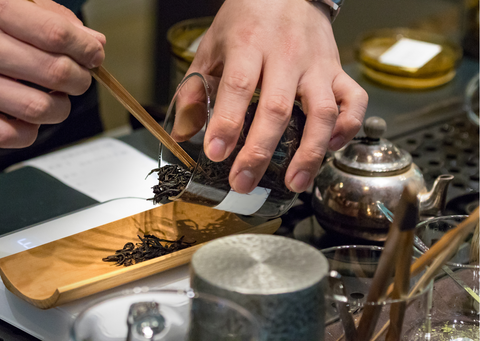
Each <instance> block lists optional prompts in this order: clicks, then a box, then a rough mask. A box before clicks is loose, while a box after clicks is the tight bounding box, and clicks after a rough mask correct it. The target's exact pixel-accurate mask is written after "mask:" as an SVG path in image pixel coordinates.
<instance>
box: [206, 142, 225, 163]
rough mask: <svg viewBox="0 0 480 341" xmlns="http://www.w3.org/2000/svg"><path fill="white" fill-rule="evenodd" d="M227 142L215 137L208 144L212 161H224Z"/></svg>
mask: <svg viewBox="0 0 480 341" xmlns="http://www.w3.org/2000/svg"><path fill="white" fill-rule="evenodd" d="M225 151H226V146H225V142H224V141H223V140H221V139H219V138H218V137H215V138H214V139H213V140H211V141H210V143H209V144H208V146H207V151H206V152H207V156H208V158H209V159H210V160H212V161H222V160H223V159H224V158H225Z"/></svg>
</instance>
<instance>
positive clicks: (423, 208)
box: [419, 174, 453, 216]
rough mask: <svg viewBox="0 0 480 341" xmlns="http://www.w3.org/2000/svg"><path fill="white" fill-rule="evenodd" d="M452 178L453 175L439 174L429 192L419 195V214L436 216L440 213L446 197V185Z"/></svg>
mask: <svg viewBox="0 0 480 341" xmlns="http://www.w3.org/2000/svg"><path fill="white" fill-rule="evenodd" d="M452 180H453V175H450V174H443V175H440V176H439V177H438V178H437V179H436V180H435V182H434V184H433V186H432V189H431V190H430V191H429V192H427V193H423V194H420V195H419V200H420V214H421V215H429V216H436V215H439V214H441V213H442V211H443V209H444V208H445V201H446V199H447V189H448V185H449V184H450V182H451V181H452Z"/></svg>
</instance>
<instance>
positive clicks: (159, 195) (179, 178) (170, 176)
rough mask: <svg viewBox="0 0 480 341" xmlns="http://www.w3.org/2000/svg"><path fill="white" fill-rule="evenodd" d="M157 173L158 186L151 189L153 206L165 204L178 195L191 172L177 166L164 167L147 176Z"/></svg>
mask: <svg viewBox="0 0 480 341" xmlns="http://www.w3.org/2000/svg"><path fill="white" fill-rule="evenodd" d="M153 172H157V173H158V185H155V186H153V187H152V189H153V194H154V197H153V198H150V199H148V200H153V203H154V204H166V203H167V202H169V201H171V199H169V198H172V197H176V196H177V195H179V194H180V193H181V192H182V191H183V190H184V189H185V187H186V186H187V184H188V181H189V180H190V177H191V176H192V172H190V171H189V170H187V169H185V168H183V167H181V166H179V165H166V166H163V167H161V168H155V169H152V171H151V172H150V173H149V174H148V175H150V174H152V173H153ZM148 175H147V176H148Z"/></svg>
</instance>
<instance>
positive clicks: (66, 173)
mask: <svg viewBox="0 0 480 341" xmlns="http://www.w3.org/2000/svg"><path fill="white" fill-rule="evenodd" d="M23 165H26V166H33V167H36V168H38V169H41V170H42V171H44V172H46V173H48V174H50V175H51V176H53V177H55V178H57V179H58V180H60V181H62V182H63V183H65V184H66V185H67V186H70V187H72V188H73V189H76V190H77V191H79V192H82V193H84V194H86V195H88V196H89V197H92V198H93V199H95V200H97V201H100V202H105V201H107V200H111V199H117V198H125V197H138V198H145V199H147V198H151V197H153V191H152V187H153V186H154V185H155V184H158V179H157V178H156V176H155V175H154V174H152V175H151V176H149V177H148V178H147V179H145V177H146V176H147V174H148V173H149V172H150V170H152V169H154V168H157V167H158V163H157V161H155V160H154V159H152V158H150V157H148V156H146V155H145V154H143V153H141V152H139V151H138V150H136V149H135V148H133V147H131V146H130V145H128V144H126V143H124V142H122V141H119V140H116V139H112V138H100V139H97V140H93V141H91V142H86V143H82V144H80V145H77V146H73V147H69V148H66V149H62V150H59V151H57V152H53V153H50V154H47V155H44V156H40V157H37V158H34V159H31V160H28V161H25V162H24V163H23ZM152 208H153V205H152Z"/></svg>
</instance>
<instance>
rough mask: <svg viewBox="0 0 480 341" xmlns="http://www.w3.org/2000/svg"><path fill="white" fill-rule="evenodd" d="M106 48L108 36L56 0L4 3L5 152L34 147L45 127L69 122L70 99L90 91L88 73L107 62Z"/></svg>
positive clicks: (0, 52) (0, 63)
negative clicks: (93, 28) (45, 89)
mask: <svg viewBox="0 0 480 341" xmlns="http://www.w3.org/2000/svg"><path fill="white" fill-rule="evenodd" d="M104 44H105V36H104V35H102V34H101V33H98V32H96V31H93V30H91V29H89V28H86V27H84V26H83V24H82V22H81V21H80V20H79V19H78V18H77V17H76V16H75V15H74V14H73V13H72V12H71V11H69V10H68V9H67V8H65V7H63V6H61V5H59V4H57V3H55V2H53V1H51V0H35V3H32V2H28V1H26V0H25V1H22V0H16V1H8V0H0V46H1V47H2V48H1V49H0V148H22V147H26V146H29V145H31V144H32V143H33V142H34V141H35V139H36V137H37V133H38V128H39V127H40V124H53V123H60V122H62V121H63V120H64V119H66V118H67V116H68V114H69V113H70V101H69V99H68V95H81V94H82V93H84V92H85V91H86V90H87V89H88V88H89V86H90V84H91V76H90V73H89V70H88V69H91V68H94V67H97V66H100V65H101V64H102V62H103V59H104V57H105V53H104V50H103V45H104ZM22 81H25V82H22ZM26 82H30V83H34V84H36V85H40V86H41V87H44V88H47V89H49V90H51V91H50V92H48V93H46V92H44V91H41V90H38V89H35V88H33V87H30V86H27V85H25V83H26Z"/></svg>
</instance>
